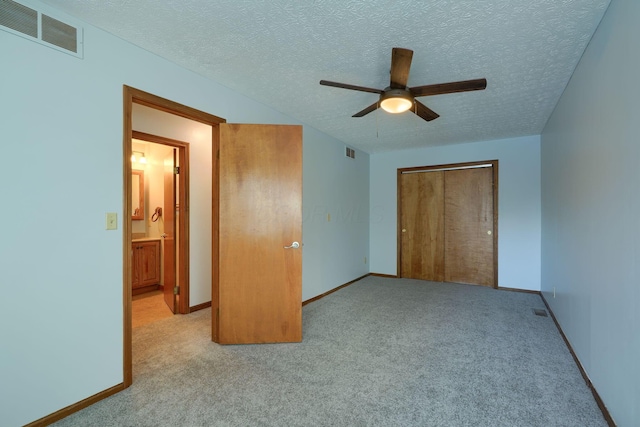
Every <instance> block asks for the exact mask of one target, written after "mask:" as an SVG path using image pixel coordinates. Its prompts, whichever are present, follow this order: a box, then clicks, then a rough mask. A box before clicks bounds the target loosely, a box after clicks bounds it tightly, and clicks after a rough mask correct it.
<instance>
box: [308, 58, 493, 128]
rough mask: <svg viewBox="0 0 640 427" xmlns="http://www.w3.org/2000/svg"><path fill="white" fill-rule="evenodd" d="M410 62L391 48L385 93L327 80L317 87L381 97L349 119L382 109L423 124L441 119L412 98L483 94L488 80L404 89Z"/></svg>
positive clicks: (380, 90) (383, 90) (379, 90)
mask: <svg viewBox="0 0 640 427" xmlns="http://www.w3.org/2000/svg"><path fill="white" fill-rule="evenodd" d="M412 58H413V51H412V50H409V49H403V48H400V47H394V48H393V50H392V52H391V78H390V83H389V87H387V88H385V89H374V88H369V87H363V86H355V85H350V84H346V83H338V82H331V81H328V80H320V84H321V85H324V86H333V87H339V88H342V89H351V90H359V91H362V92H371V93H377V94H379V95H380V99H379V100H378V101H377V102H375V103H373V104H371V105H369V106H368V107H367V108H365V109H364V110H362V111H359V112H357V113H356V114H354V115H353V116H352V117H362V116H364V115H366V114H369V113H370V112H372V111H375V110H376V109H378V108H382V109H383V110H385V111H387V112H389V113H402V112H405V111H407V110H409V109H411V111H412V112H413V113H415V114H416V115H418V116H420V117H421V118H423V119H424V120H426V121H431V120H435V119H437V118H438V117H440V115H439V114H438V113H436V112H435V111H433V110H432V109H430V108H429V107H427V106H426V105H424V104H423V103H421V102H420V101H418V100H416V99H415V98H418V97H420V96H430V95H441V94H445V93H454V92H467V91H472V90H483V89H485V88H486V87H487V79H475V80H464V81H459V82H451V83H439V84H433V85H426V86H415V87H407V81H408V80H409V69H410V68H411V59H412Z"/></svg>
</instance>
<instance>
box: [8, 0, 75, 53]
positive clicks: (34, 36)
mask: <svg viewBox="0 0 640 427" xmlns="http://www.w3.org/2000/svg"><path fill="white" fill-rule="evenodd" d="M0 30H4V31H7V32H9V33H12V34H15V35H18V36H21V37H24V38H26V39H29V40H32V41H34V42H37V43H40V44H42V45H45V46H48V47H51V48H54V49H56V50H59V51H61V52H65V53H68V54H70V55H73V56H76V57H78V58H82V56H83V52H82V28H81V27H79V26H75V25H72V24H69V23H68V22H63V21H60V20H58V19H56V18H53V17H52V16H50V14H49V13H48V12H44V11H41V10H36V9H33V8H31V7H29V6H25V5H24V4H21V3H18V2H15V1H12V0H0Z"/></svg>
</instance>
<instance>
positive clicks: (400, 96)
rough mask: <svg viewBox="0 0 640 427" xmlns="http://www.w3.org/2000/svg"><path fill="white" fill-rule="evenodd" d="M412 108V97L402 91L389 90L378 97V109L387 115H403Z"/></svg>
mask: <svg viewBox="0 0 640 427" xmlns="http://www.w3.org/2000/svg"><path fill="white" fill-rule="evenodd" d="M412 106H413V97H412V96H411V94H410V93H409V92H407V91H406V90H402V89H391V90H388V91H385V92H384V93H383V94H382V95H380V108H382V109H383V110H384V111H386V112H387V113H392V114H398V113H404V112H405V111H407V110H408V109H410V108H411V107H412Z"/></svg>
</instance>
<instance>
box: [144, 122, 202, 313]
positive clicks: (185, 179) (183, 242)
mask: <svg viewBox="0 0 640 427" xmlns="http://www.w3.org/2000/svg"><path fill="white" fill-rule="evenodd" d="M132 135H133V138H134V139H139V140H141V141H147V142H153V143H154V144H161V145H166V146H169V147H173V148H177V149H178V159H179V160H180V179H179V180H178V197H179V198H178V206H180V211H181V212H180V213H181V215H180V221H179V222H178V232H179V233H180V234H179V236H180V238H179V239H177V241H178V244H177V247H176V249H177V251H178V260H179V262H178V266H177V269H178V277H180V278H181V279H180V283H179V285H180V294H179V297H180V302H179V306H178V313H180V314H189V245H188V241H189V200H190V199H189V143H188V142H184V141H178V140H177V139H171V138H165V137H163V136H159V135H152V134H150V133H144V132H138V131H135V130H134V131H132Z"/></svg>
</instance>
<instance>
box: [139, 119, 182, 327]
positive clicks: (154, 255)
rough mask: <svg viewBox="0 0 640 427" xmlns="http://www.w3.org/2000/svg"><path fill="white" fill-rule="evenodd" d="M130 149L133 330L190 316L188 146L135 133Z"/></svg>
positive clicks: (147, 134)
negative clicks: (174, 318)
mask: <svg viewBox="0 0 640 427" xmlns="http://www.w3.org/2000/svg"><path fill="white" fill-rule="evenodd" d="M131 150H132V155H131V168H132V208H133V215H132V220H131V251H132V258H133V259H132V327H133V328H136V327H138V326H143V325H145V324H148V323H152V322H154V321H156V320H160V319H163V318H165V317H170V316H171V315H173V314H175V313H183V314H184V313H188V312H189V305H188V290H189V244H188V243H189V233H188V230H189V210H188V206H189V143H187V142H184V141H179V140H175V139H170V138H166V137H162V136H159V135H153V134H149V133H144V132H139V131H135V130H133V131H132V139H131ZM133 184H136V185H133ZM134 187H136V188H135V189H134Z"/></svg>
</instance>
